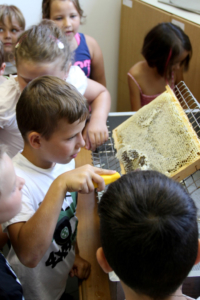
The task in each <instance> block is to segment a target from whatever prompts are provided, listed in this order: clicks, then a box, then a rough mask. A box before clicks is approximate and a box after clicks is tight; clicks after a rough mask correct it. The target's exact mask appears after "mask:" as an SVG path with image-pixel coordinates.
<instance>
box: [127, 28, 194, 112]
mask: <svg viewBox="0 0 200 300" xmlns="http://www.w3.org/2000/svg"><path fill="white" fill-rule="evenodd" d="M142 55H143V56H144V58H145V60H144V61H140V62H138V63H136V64H135V65H134V66H133V67H132V68H131V69H130V70H129V73H128V85H129V93H130V102H131V109H132V110H133V111H137V110H138V109H140V108H141V107H142V106H144V105H146V104H148V103H149V102H151V101H152V100H153V99H155V98H156V97H157V96H158V95H160V94H161V93H163V92H164V91H165V86H166V84H169V85H170V87H171V88H172V89H174V86H175V84H177V83H178V82H179V81H181V80H183V71H186V70H188V67H189V61H190V58H191V56H192V46H191V43H190V40H189V37H188V36H187V35H186V34H185V33H184V32H183V30H182V29H181V28H179V27H178V26H176V25H174V24H172V23H160V24H158V25H157V26H155V27H154V28H153V29H151V30H150V31H149V33H147V35H146V37H145V39H144V43H143V47H142Z"/></svg>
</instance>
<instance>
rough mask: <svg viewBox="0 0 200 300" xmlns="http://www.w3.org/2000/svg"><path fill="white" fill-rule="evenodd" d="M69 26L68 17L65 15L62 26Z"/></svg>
mask: <svg viewBox="0 0 200 300" xmlns="http://www.w3.org/2000/svg"><path fill="white" fill-rule="evenodd" d="M70 26H71V21H70V18H68V17H66V18H65V19H64V27H70Z"/></svg>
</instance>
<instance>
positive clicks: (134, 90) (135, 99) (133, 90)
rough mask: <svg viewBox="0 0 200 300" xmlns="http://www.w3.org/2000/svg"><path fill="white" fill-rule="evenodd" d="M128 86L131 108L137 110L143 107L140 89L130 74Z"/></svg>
mask: <svg viewBox="0 0 200 300" xmlns="http://www.w3.org/2000/svg"><path fill="white" fill-rule="evenodd" d="M128 87H129V95H130V102H131V110H132V111H137V110H139V109H140V108H141V99H140V91H139V89H138V87H137V85H136V84H135V82H134V81H133V79H132V78H131V77H130V76H128Z"/></svg>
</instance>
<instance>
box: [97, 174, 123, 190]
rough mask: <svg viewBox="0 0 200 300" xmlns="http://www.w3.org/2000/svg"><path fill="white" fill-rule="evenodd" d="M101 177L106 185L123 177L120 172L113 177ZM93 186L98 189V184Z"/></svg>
mask: <svg viewBox="0 0 200 300" xmlns="http://www.w3.org/2000/svg"><path fill="white" fill-rule="evenodd" d="M100 176H101V177H102V178H103V180H104V182H105V185H107V184H110V183H112V182H114V181H115V180H117V179H118V178H120V177H121V175H120V174H119V173H118V172H116V173H114V174H112V175H100ZM93 184H94V187H95V189H96V188H97V187H98V185H97V183H96V182H93Z"/></svg>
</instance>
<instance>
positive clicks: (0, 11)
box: [0, 5, 26, 30]
mask: <svg viewBox="0 0 200 300" xmlns="http://www.w3.org/2000/svg"><path fill="white" fill-rule="evenodd" d="M5 17H8V20H9V21H10V23H11V24H12V20H13V18H16V20H17V22H18V24H19V26H20V27H21V30H24V29H25V24H26V23H25V19H24V16H23V14H22V12H21V10H20V9H19V8H18V7H16V6H15V5H0V22H1V23H3V24H4V20H5Z"/></svg>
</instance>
